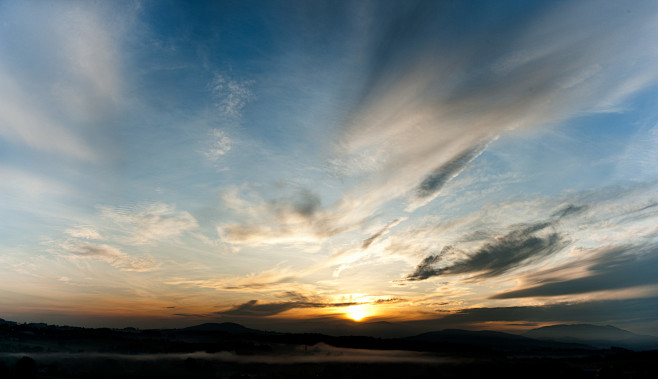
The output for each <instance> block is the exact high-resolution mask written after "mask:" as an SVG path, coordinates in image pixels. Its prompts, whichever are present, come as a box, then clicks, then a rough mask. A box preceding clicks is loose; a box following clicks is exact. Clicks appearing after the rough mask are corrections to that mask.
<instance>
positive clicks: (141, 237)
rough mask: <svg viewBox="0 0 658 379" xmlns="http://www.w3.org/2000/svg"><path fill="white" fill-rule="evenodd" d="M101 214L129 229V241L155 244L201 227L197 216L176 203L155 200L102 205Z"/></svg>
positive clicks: (137, 243) (138, 243)
mask: <svg viewBox="0 0 658 379" xmlns="http://www.w3.org/2000/svg"><path fill="white" fill-rule="evenodd" d="M100 210H101V215H102V216H103V217H106V218H108V219H110V220H112V221H113V222H114V223H116V224H117V225H119V226H121V227H123V228H125V229H124V231H125V232H126V233H127V234H128V235H129V238H128V242H129V243H132V244H136V245H151V244H156V243H158V242H160V241H165V240H171V239H175V238H177V237H179V236H181V235H182V234H184V233H186V232H189V231H191V230H194V229H196V228H198V226H199V225H198V223H197V221H196V219H195V218H194V217H193V216H192V215H191V214H189V213H188V212H185V211H176V208H175V207H174V206H173V205H168V204H162V203H155V204H149V205H142V206H137V207H123V208H112V207H106V206H105V207H100Z"/></svg>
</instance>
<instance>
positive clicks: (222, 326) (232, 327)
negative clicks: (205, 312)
mask: <svg viewBox="0 0 658 379" xmlns="http://www.w3.org/2000/svg"><path fill="white" fill-rule="evenodd" d="M182 330H185V331H193V332H194V331H198V332H223V333H229V334H262V333H266V332H263V331H261V330H257V329H250V328H247V327H244V326H242V325H240V324H236V323H233V322H223V323H215V322H210V323H206V324H201V325H194V326H188V327H187V328H183V329H182Z"/></svg>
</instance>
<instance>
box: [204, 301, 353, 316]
mask: <svg viewBox="0 0 658 379" xmlns="http://www.w3.org/2000/svg"><path fill="white" fill-rule="evenodd" d="M356 304H361V303H356V302H344V303H322V302H309V301H281V302H276V303H259V302H258V300H250V301H248V302H246V303H243V304H239V305H236V306H235V307H233V308H231V309H229V310H227V311H222V312H217V314H219V315H228V316H273V315H276V314H279V313H282V312H285V311H288V310H290V309H295V308H333V307H349V306H351V305H356Z"/></svg>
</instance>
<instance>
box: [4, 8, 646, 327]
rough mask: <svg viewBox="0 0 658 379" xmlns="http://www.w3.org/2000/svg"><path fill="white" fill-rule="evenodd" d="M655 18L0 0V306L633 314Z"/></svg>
mask: <svg viewBox="0 0 658 379" xmlns="http://www.w3.org/2000/svg"><path fill="white" fill-rule="evenodd" d="M657 35H658V3H656V2H655V1H641V0H640V1H568V2H567V1H545V2H544V1H505V2H500V1H439V0H437V1H421V2H415V1H366V0H363V1H319V0H318V1H293V0H287V1H208V2H201V1H199V2H192V3H188V2H176V1H112V2H105V1H55V2H42V1H12V0H0V318H4V319H7V320H14V321H19V322H47V323H52V324H66V325H79V326H93V327H99V326H108V327H126V326H134V327H142V328H148V327H184V326H189V325H194V324H199V323H203V322H227V321H230V322H239V323H241V324H243V325H246V326H249V327H253V328H260V329H267V330H293V331H302V330H303V331H323V332H332V331H334V332H337V331H338V329H336V328H340V327H350V326H355V325H365V324H366V323H375V322H379V321H386V322H389V323H391V324H390V325H404V326H406V327H409V328H411V329H413V330H422V331H428V330H440V329H444V328H448V327H451V328H452V327H460V328H467V329H496V330H511V331H522V330H526V329H529V328H534V327H538V326H543V325H551V324H558V323H594V324H600V325H607V324H612V325H615V326H618V327H623V328H626V329H628V330H631V331H634V332H638V333H644V334H652V335H658V313H657V312H656V310H657V309H658V275H656V273H657V272H658V169H657V168H658V86H657V84H658V70H657V69H656V67H658V44H656V39H655V36H657ZM359 322H360V324H359ZM379 325H384V324H379ZM386 325H389V324H386ZM332 328H334V329H332ZM414 328H415V329H414ZM411 329H409V330H411Z"/></svg>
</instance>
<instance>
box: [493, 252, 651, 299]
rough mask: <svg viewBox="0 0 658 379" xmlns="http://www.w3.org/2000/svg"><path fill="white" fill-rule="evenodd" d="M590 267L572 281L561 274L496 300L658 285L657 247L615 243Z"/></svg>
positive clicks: (498, 297) (500, 296)
mask: <svg viewBox="0 0 658 379" xmlns="http://www.w3.org/2000/svg"><path fill="white" fill-rule="evenodd" d="M602 250H603V251H602V252H601V253H600V254H599V255H597V257H596V258H594V259H593V260H592V261H591V262H588V263H589V264H591V266H590V267H589V268H588V270H587V271H588V273H589V275H587V276H585V277H582V278H576V279H569V280H560V278H559V277H556V278H553V279H548V280H544V282H545V283H543V284H540V285H536V286H532V287H527V288H523V289H519V290H515V291H509V292H503V293H500V294H497V295H495V296H493V297H492V298H493V299H513V298H523V297H535V296H546V297H548V296H561V295H571V294H579V293H588V292H596V291H605V290H615V289H622V288H630V287H636V286H642V285H650V284H658V275H656V267H658V246H656V245H650V246H615V247H608V248H605V249H602Z"/></svg>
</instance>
